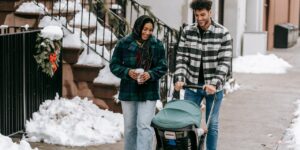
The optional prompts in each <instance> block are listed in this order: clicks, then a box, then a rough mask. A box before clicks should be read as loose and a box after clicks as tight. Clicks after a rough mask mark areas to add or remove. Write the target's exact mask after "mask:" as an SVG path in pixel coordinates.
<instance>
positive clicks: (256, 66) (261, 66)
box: [233, 54, 292, 74]
mask: <svg viewBox="0 0 300 150" xmlns="http://www.w3.org/2000/svg"><path fill="white" fill-rule="evenodd" d="M289 68H292V66H291V65H290V64H289V63H288V62H286V61H284V60H283V59H281V58H278V57H277V56H276V55H274V54H269V55H263V54H257V55H247V56H242V57H237V58H235V59H233V72H239V73H257V74H264V73H273V74H284V73H286V72H287V69H289Z"/></svg>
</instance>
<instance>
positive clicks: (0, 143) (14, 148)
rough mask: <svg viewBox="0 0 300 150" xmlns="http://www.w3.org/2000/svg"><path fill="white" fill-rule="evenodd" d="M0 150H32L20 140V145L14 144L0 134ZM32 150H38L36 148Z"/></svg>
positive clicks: (26, 143)
mask: <svg viewBox="0 0 300 150" xmlns="http://www.w3.org/2000/svg"><path fill="white" fill-rule="evenodd" d="M0 149H1V150H32V148H31V146H30V145H29V143H28V142H26V141H24V140H21V141H20V144H17V143H14V142H13V141H12V139H11V138H9V137H7V136H3V135H1V134H0ZM33 150H38V149H37V148H35V149H33Z"/></svg>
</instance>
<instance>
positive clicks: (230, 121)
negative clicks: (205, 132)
mask: <svg viewBox="0 0 300 150" xmlns="http://www.w3.org/2000/svg"><path fill="white" fill-rule="evenodd" d="M271 53H274V54H275V55H277V56H278V57H281V58H283V59H284V60H285V61H287V62H289V63H290V64H291V65H292V66H293V68H292V69H290V70H289V71H288V73H287V74H281V75H274V74H266V75H263V74H257V75H256V74H237V73H235V74H234V78H235V79H236V81H237V83H238V84H240V86H241V88H240V89H239V90H238V91H236V92H234V93H232V94H229V95H227V96H225V100H224V102H223V104H222V108H221V114H220V115H221V116H220V125H221V126H220V131H219V134H220V136H219V139H220V140H219V143H218V149H219V150H269V149H270V150H276V149H282V150H287V148H286V147H285V146H282V145H279V144H278V143H279V142H280V141H281V140H282V138H283V136H284V133H285V130H286V128H288V127H289V126H290V122H291V120H292V118H293V113H294V111H295V108H296V105H295V101H296V100H297V99H300V77H299V75H300V41H299V40H298V44H297V45H296V46H294V47H292V48H289V49H274V50H273V51H271Z"/></svg>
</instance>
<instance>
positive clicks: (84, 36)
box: [64, 26, 88, 44]
mask: <svg viewBox="0 0 300 150" xmlns="http://www.w3.org/2000/svg"><path fill="white" fill-rule="evenodd" d="M67 28H68V29H65V28H64V33H65V35H69V34H72V35H75V34H76V35H75V36H77V37H80V36H81V37H80V39H81V40H83V41H84V42H85V43H88V38H87V36H86V34H85V33H84V32H83V31H81V30H80V29H79V28H72V27H70V26H68V27H67ZM70 31H71V32H70ZM80 34H81V35H80ZM70 36H71V35H70ZM76 41H78V40H76ZM67 43H68V44H74V41H69V42H67Z"/></svg>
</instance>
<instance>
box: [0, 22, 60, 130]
mask: <svg viewBox="0 0 300 150" xmlns="http://www.w3.org/2000/svg"><path fill="white" fill-rule="evenodd" d="M13 31H14V30H13ZM17 31H23V29H21V28H20V29H16V32H17ZM39 32H40V31H39V30H35V31H26V32H21V33H10V34H3V32H2V34H0V62H1V64H0V72H1V73H0V101H1V105H0V133H1V134H4V135H12V134H15V133H18V132H20V131H22V130H23V129H24V125H25V121H26V120H28V119H29V118H31V117H32V113H33V112H35V111H37V110H38V108H39V105H40V104H41V103H42V102H43V101H45V100H46V99H53V98H54V97H55V94H56V93H58V94H59V95H61V93H62V92H61V91H62V69H61V68H62V67H61V66H62V65H61V64H60V65H59V66H60V67H59V68H58V70H57V72H56V74H55V75H54V76H53V77H52V78H50V77H49V76H48V75H47V74H45V73H43V72H41V69H38V68H37V64H36V61H35V59H34V57H33V56H34V55H35V41H36V38H37V34H38V33H39ZM7 33H8V32H7Z"/></svg>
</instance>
